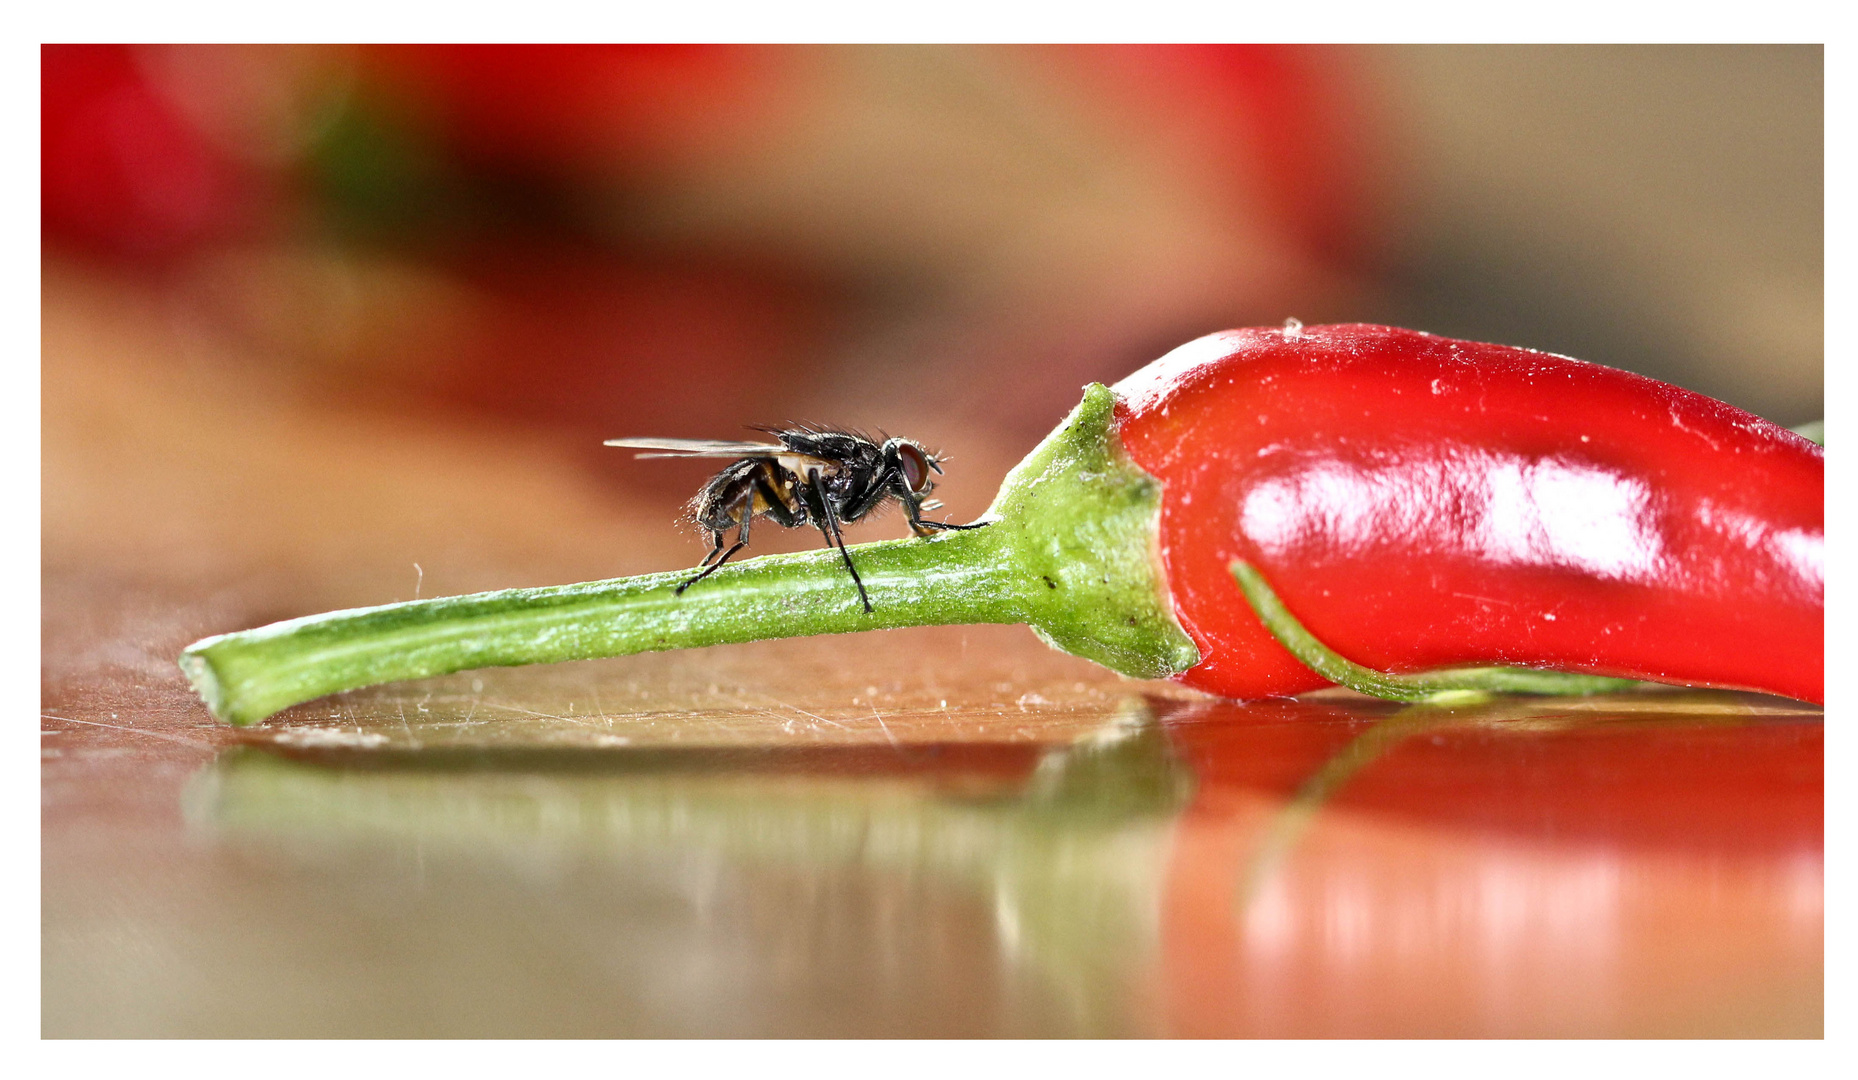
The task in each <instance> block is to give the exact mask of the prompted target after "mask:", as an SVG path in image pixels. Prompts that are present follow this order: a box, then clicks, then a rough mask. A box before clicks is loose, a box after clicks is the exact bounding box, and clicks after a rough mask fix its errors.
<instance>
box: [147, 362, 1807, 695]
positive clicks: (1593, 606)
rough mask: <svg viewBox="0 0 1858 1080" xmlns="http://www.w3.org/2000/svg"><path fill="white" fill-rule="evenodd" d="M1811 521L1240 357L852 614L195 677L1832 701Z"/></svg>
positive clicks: (1684, 474)
mask: <svg viewBox="0 0 1858 1080" xmlns="http://www.w3.org/2000/svg"><path fill="white" fill-rule="evenodd" d="M1823 504H1824V451H1823V450H1822V449H1821V448H1820V447H1818V446H1816V445H1814V444H1813V443H1812V442H1810V441H1808V440H1807V439H1806V438H1803V437H1801V436H1799V435H1796V434H1794V433H1791V432H1789V431H1787V430H1785V429H1783V428H1780V427H1778V426H1776V425H1773V424H1770V423H1768V422H1767V421H1764V420H1761V419H1759V418H1758V417H1754V416H1751V415H1750V414H1748V413H1745V412H1742V411H1741V410H1738V409H1734V408H1732V407H1731V406H1728V405H1724V404H1723V403H1721V402H1717V401H1713V400H1711V399H1709V398H1706V397H1703V396H1702V395H1699V394H1694V393H1690V392H1688V391H1685V390H1681V389H1679V388H1677V387H1673V386H1669V385H1667V384H1664V383H1660V382H1656V381H1654V380H1651V379H1647V378H1643V377H1641V376H1637V375H1631V374H1628V373H1626V372H1621V371H1615V370H1612V369H1609V368H1603V367H1599V366H1597V365H1592V364H1585V363H1582V362H1580V361H1578V360H1572V359H1569V358H1567V357H1561V356H1553V355H1550V354H1546V353H1539V352H1533V351H1531V350H1527V349H1517V348H1511V347H1508V346H1500V345H1487V344H1482V343H1477V342H1465V341H1454V340H1452V339H1449V338H1441V337H1437V336H1434V335H1430V334H1422V333H1417V332H1415V331H1410V330H1400V329H1396V328H1392V327H1381V326H1317V327H1285V328H1268V329H1267V328H1260V329H1249V330H1235V331H1227V332H1224V333H1220V334H1214V335H1210V336H1208V337H1206V338H1202V339H1199V340H1197V341H1194V342H1190V343H1188V344H1187V345H1184V346H1182V347H1181V348H1179V349H1176V350H1175V351H1174V352H1172V353H1170V354H1168V355H1167V356H1164V357H1162V358H1161V359H1159V360H1157V361H1155V362H1154V363H1153V364H1150V365H1148V366H1147V367H1145V368H1143V369H1142V370H1140V371H1138V372H1136V373H1134V374H1132V375H1130V376H1129V377H1128V378H1126V379H1124V380H1122V381H1121V382H1119V383H1118V384H1117V385H1116V386H1115V387H1113V388H1112V387H1105V386H1102V385H1097V384H1093V385H1091V386H1090V387H1088V388H1087V389H1086V391H1085V394H1084V399H1083V401H1082V402H1081V403H1080V404H1079V405H1078V407H1077V409H1075V410H1074V411H1073V412H1072V413H1071V415H1070V416H1069V417H1067V418H1066V420H1065V422H1064V423H1063V424H1062V425H1060V427H1059V428H1058V429H1057V430H1056V431H1054V432H1053V433H1052V434H1051V435H1050V436H1049V437H1047V438H1046V439H1045V440H1044V441H1043V442H1042V443H1040V444H1039V446H1038V447H1037V448H1035V449H1034V451H1033V452H1032V453H1031V454H1030V455H1028V457H1027V458H1026V460H1025V461H1023V462H1021V464H1020V465H1019V466H1018V467H1016V468H1015V469H1014V470H1013V472H1012V473H1011V474H1009V476H1008V477H1007V479H1006V481H1005V482H1004V483H1003V484H1002V486H1001V490H1000V493H999V495H998V496H996V498H995V500H994V502H993V505H992V506H991V507H990V508H989V509H988V511H987V513H986V514H985V515H983V517H982V519H981V520H983V521H987V522H990V523H991V524H990V526H989V527H988V528H986V529H977V530H969V531H963V532H951V533H943V534H939V535H937V536H934V537H931V538H922V539H908V540H895V541H880V542H877V543H870V544H860V545H855V546H854V547H853V548H852V550H853V551H854V552H855V553H856V555H857V565H858V568H859V571H860V573H861V575H862V577H863V579H864V583H865V586H866V589H867V590H868V591H869V593H870V597H871V603H872V605H873V607H874V609H875V610H874V611H871V612H866V611H865V610H864V609H863V606H862V604H861V603H860V602H859V600H858V597H857V595H856V593H854V592H853V591H852V589H851V588H849V587H848V583H847V581H846V578H845V575H844V571H843V567H842V566H841V564H840V556H839V553H838V552H837V551H833V550H830V549H825V550H819V551H812V552H803V553H798V554H789V555H770V556H764V557H762V558H757V559H749V560H744V561H742V562H739V563H731V564H729V565H728V566H726V567H724V568H722V569H721V570H718V571H717V572H715V573H714V574H712V575H711V576H710V577H708V578H706V579H705V580H704V581H703V582H701V583H700V584H699V585H698V586H697V587H694V588H691V589H688V590H686V591H685V592H684V593H683V594H682V595H678V594H677V592H676V591H675V590H676V587H677V586H678V585H679V584H680V583H682V582H683V581H685V580H686V579H687V578H688V576H689V575H688V572H686V571H680V572H674V573H665V574H648V575H643V576H640V577H634V578H621V579H615V580H611V581H596V582H587V583H583V584H579V585H565V586H557V587H552V588H544V589H517V590H506V591H502V592H495V593H481V594H476V595H473V596H460V597H446V598H438V599H431V600H419V601H412V602H408V603H402V604H389V605H385V606H382V607H376V608H365V609H359V610H354V611H340V612H332V613H329V614H325V615H316V616H310V617H307V618H303V619H294V620H289V621H287V622H282V623H276V624H273V625H271V626H266V627H259V628H257V629H254V630H247V631H240V632H237V633H231V634H223V635H220V636H218V637H214V638H209V639H206V640H204V641H200V642H197V643H195V644H194V645H192V646H190V647H189V648H188V649H187V650H186V651H185V652H184V653H183V654H182V656H181V661H180V662H181V667H182V670H183V671H184V672H185V673H186V674H187V677H188V678H189V680H190V681H191V682H192V684H193V686H194V688H195V690H196V691H197V692H198V693H199V694H200V696H201V697H202V699H203V700H204V701H205V702H206V703H207V706H208V708H209V709H210V710H211V712H212V713H213V715H214V716H216V717H218V718H219V719H221V720H224V721H227V722H229V723H233V724H248V723H254V722H257V721H260V720H263V719H264V718H266V717H268V716H270V715H272V714H273V713H275V712H277V711H278V710H280V709H283V708H286V707H288V706H291V705H294V704H296V703H298V702H303V701H308V700H311V699H313V698H316V697H320V696H322V695H325V694H330V693H335V692H338V691H343V690H349V689H354V688H357V687H362V686H368V685H372V684H375V683H380V682H388V681H393V680H399V679H415V678H425V677H428V676H434V675H441V674H445V673H448V672H453V671H460V670H465V669H469V668H477V667H488V666H496V665H512V664H528V663H547V662H556V661H564V660H579V659H591V658H596V657H607V656H622V655H628V654H631V653H637V652H646V651H654V650H660V649H678V648H689V647H696V646H703V645H715V644H723V643H729V642H742V641H754V640H760V639H765V638H775V637H794V636H804V635H810V634H824V633H846V632H851V631H856V630H871V629H885V628H891V627H903V626H919V625H935V624H947V623H968V622H998V623H1019V622H1023V623H1026V624H1028V625H1030V626H1031V627H1032V629H1033V630H1034V631H1035V632H1036V633H1037V634H1038V635H1039V636H1040V637H1041V638H1043V639H1044V640H1045V641H1047V642H1048V643H1050V644H1052V645H1053V646H1055V647H1057V648H1059V649H1062V650H1064V651H1067V652H1071V653H1074V654H1076V655H1079V656H1083V657H1086V658H1088V659H1091V660H1094V661H1096V662H1098V663H1101V664H1103V665H1105V666H1107V667H1110V668H1112V669H1113V670H1116V671H1119V672H1121V673H1123V674H1125V675H1129V676H1132V677H1138V678H1158V677H1173V678H1176V679H1178V680H1179V681H1181V682H1184V683H1185V684H1187V685H1189V686H1192V687H1195V688H1198V689H1201V690H1205V691H1209V692H1211V693H1215V694H1220V695H1223V696H1227V697H1237V698H1256V697H1267V696H1285V695H1291V694H1297V693H1301V692H1303V691H1306V690H1312V689H1317V688H1319V687H1323V686H1327V685H1331V684H1332V683H1341V684H1343V685H1349V686H1353V687H1355V688H1356V689H1360V690H1363V691H1364V692H1367V693H1374V694H1379V695H1380V696H1393V697H1399V698H1401V699H1403V700H1414V699H1416V698H1418V699H1426V700H1437V698H1438V696H1439V695H1441V694H1445V695H1464V694H1470V693H1492V692H1531V693H1548V692H1552V693H1567V692H1578V693H1592V692H1599V691H1603V690H1614V689H1618V688H1621V687H1622V686H1626V685H1630V684H1631V683H1632V682H1634V681H1640V680H1645V681H1654V682H1661V683H1670V684H1677V685H1686V686H1713V687H1724V688H1732V689H1745V690H1757V691H1763V692H1768V693H1774V694H1780V695H1783V696H1787V697H1794V698H1799V699H1802V700H1807V701H1814V702H1818V701H1821V700H1823V695H1824V689H1823V688H1824V643H1823V625H1824V610H1825V600H1824V595H1825V590H1824V531H1825V530H1824V506H1823ZM1267 582H1268V584H1267ZM1292 612H1295V615H1294V616H1292V615H1291V613H1292ZM1345 657H1346V658H1347V659H1344V658H1345ZM1388 672H1412V673H1415V674H1405V675H1390V674H1388Z"/></svg>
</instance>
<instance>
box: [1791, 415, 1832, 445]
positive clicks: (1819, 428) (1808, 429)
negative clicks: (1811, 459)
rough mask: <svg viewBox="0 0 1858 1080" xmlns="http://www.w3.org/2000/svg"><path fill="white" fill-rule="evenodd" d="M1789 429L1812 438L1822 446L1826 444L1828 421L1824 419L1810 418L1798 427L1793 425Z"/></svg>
mask: <svg viewBox="0 0 1858 1080" xmlns="http://www.w3.org/2000/svg"><path fill="white" fill-rule="evenodd" d="M1787 430H1789V431H1791V432H1793V433H1794V434H1795V435H1799V436H1802V437H1804V438H1808V439H1811V440H1813V441H1814V442H1816V443H1818V444H1819V445H1821V446H1824V445H1826V422H1825V421H1824V420H1809V421H1807V422H1806V423H1804V424H1801V425H1799V426H1798V427H1791V428H1788V429H1787Z"/></svg>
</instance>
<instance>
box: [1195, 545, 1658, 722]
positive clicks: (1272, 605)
mask: <svg viewBox="0 0 1858 1080" xmlns="http://www.w3.org/2000/svg"><path fill="white" fill-rule="evenodd" d="M1231 570H1232V576H1233V577H1235V578H1237V579H1238V582H1239V588H1240V589H1242V590H1244V592H1245V599H1247V600H1249V601H1251V605H1252V610H1253V611H1255V612H1257V613H1258V618H1259V620H1260V621H1262V622H1263V623H1264V625H1265V628H1266V629H1267V630H1269V631H1271V636H1273V637H1275V638H1277V640H1278V642H1279V643H1280V644H1282V645H1283V646H1284V648H1286V649H1288V650H1289V651H1290V654H1291V655H1292V656H1294V657H1296V658H1297V659H1298V660H1301V661H1302V662H1303V663H1304V664H1305V665H1307V666H1308V667H1309V668H1310V670H1312V671H1314V672H1316V673H1317V674H1318V675H1321V676H1322V677H1323V678H1325V679H1328V680H1329V681H1330V682H1333V683H1338V684H1340V685H1342V686H1346V687H1348V688H1349V689H1350V690H1354V691H1356V692H1357V693H1362V694H1367V695H1369V696H1371V697H1378V698H1387V699H1389V700H1391V701H1424V702H1433V703H1439V704H1443V703H1446V702H1464V703H1468V702H1474V701H1482V700H1484V699H1485V698H1486V697H1488V696H1489V695H1491V694H1606V693H1613V692H1616V691H1620V690H1631V689H1635V688H1637V687H1639V686H1641V685H1643V684H1642V683H1639V682H1637V681H1635V680H1633V679H1613V678H1608V677H1606V676H1603V675H1578V674H1574V673H1571V672H1564V671H1539V670H1536V669H1534V668H1516V667H1472V668H1448V669H1445V670H1442V671H1424V672H1418V673H1416V674H1412V675H1396V674H1393V673H1392V672H1386V671H1376V670H1374V669H1373V668H1367V667H1362V666H1361V665H1360V664H1357V663H1355V662H1354V661H1352V660H1349V659H1347V658H1346V657H1343V656H1342V655H1341V654H1339V653H1337V652H1336V651H1335V650H1334V649H1331V648H1330V647H1329V646H1327V645H1324V644H1323V643H1322V642H1321V641H1318V640H1317V639H1316V636H1315V635H1313V634H1311V633H1310V632H1309V631H1308V630H1306V629H1304V627H1303V624H1302V623H1300V622H1298V621H1297V617H1296V616H1295V615H1292V614H1291V613H1290V609H1289V608H1287V607H1285V606H1284V602H1283V601H1282V600H1279V599H1278V597H1277V593H1276V592H1274V591H1272V589H1271V586H1270V585H1268V584H1266V582H1265V580H1264V575H1262V574H1260V573H1259V572H1258V571H1257V569H1256V568H1255V567H1253V566H1252V565H1251V564H1250V563H1247V562H1244V561H1243V560H1237V559H1235V560H1233V563H1232V566H1231Z"/></svg>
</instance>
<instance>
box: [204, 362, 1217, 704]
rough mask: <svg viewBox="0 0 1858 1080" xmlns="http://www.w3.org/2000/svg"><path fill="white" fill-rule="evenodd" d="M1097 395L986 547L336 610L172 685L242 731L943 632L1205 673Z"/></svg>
mask: <svg viewBox="0 0 1858 1080" xmlns="http://www.w3.org/2000/svg"><path fill="white" fill-rule="evenodd" d="M1114 406H1115V398H1114V396H1113V395H1112V394H1111V393H1110V391H1109V389H1108V388H1107V387H1104V386H1100V385H1092V386H1091V387H1089V388H1088V389H1086V391H1085V394H1084V400H1083V402H1082V403H1081V404H1079V405H1078V407H1077V409H1076V410H1074V411H1073V412H1072V414H1071V416H1070V417H1069V418H1068V419H1067V420H1066V421H1065V423H1064V425H1063V426H1061V427H1060V428H1059V429H1058V430H1057V431H1055V432H1053V433H1052V434H1051V436H1050V437H1048V438H1047V439H1046V440H1045V441H1044V442H1043V443H1041V444H1039V446H1038V448H1037V449H1035V450H1034V451H1033V452H1032V453H1031V454H1029V455H1028V456H1027V457H1026V460H1025V461H1023V462H1021V463H1020V465H1019V466H1018V467H1017V468H1016V469H1014V470H1013V472H1012V473H1011V474H1010V475H1009V476H1008V477H1007V479H1006V482H1005V483H1004V484H1002V485H1001V488H1000V494H999V496H998V497H996V498H995V499H994V503H993V506H992V507H991V508H989V510H988V512H987V517H988V519H989V520H990V524H989V525H988V526H987V527H986V528H984V529H972V530H966V531H961V532H947V533H941V534H938V535H936V536H934V537H930V538H927V539H908V540H888V541H880V542H878V543H873V544H860V545H858V546H856V547H852V548H851V549H850V551H851V555H852V558H853V559H854V560H855V561H856V563H857V565H858V573H859V575H860V576H861V577H862V578H863V579H864V583H865V589H866V590H867V591H868V592H869V593H870V596H871V604H872V607H873V609H874V610H873V611H871V612H866V611H865V610H864V606H863V605H862V604H861V603H860V602H859V599H858V590H857V589H856V588H855V587H854V586H853V584H852V581H851V577H850V575H848V574H847V573H846V572H845V567H844V565H843V564H842V563H841V562H840V559H839V553H838V552H837V551H834V550H832V549H830V548H824V549H821V550H818V551H810V552H803V553H799V554H792V555H771V556H767V557H764V558H759V559H747V560H743V561H742V562H739V563H731V564H730V565H728V566H725V567H724V568H723V569H721V570H719V571H717V572H716V573H714V574H711V575H710V576H709V577H707V578H705V579H704V580H702V581H700V582H698V583H696V584H695V585H692V586H691V587H690V588H688V589H686V590H685V591H684V592H683V594H682V595H679V594H678V593H677V592H676V591H675V590H676V587H677V585H678V584H679V583H681V582H683V581H685V580H687V579H689V578H690V577H691V576H692V574H693V573H694V571H692V570H682V571H678V572H676V573H668V574H647V575H644V576H642V577H633V578H619V579H615V580H612V581H595V582H589V583H586V584H581V585H562V586H556V587H552V588H543V589H510V590H507V591H504V592H493V593H480V594H478V595H475V596H456V597H446V598H442V599H434V600H415V601H412V602H410V603H404V604H389V605H386V606H384V607H375V608H363V609H359V610H355V611H338V612H332V613H330V614H327V615H315V616H311V617H309V618H304V619H292V620H290V621H288V622H281V623H276V624H273V625H271V626H265V627H260V628H258V629H256V630H246V631H242V632H239V633H234V634H222V635H220V636H219V637H214V638H208V639H206V640H205V641H200V642H197V643H195V644H194V645H192V646H190V647H189V648H188V649H187V651H186V652H185V653H183V654H182V655H181V661H180V662H181V669H182V670H183V671H184V672H186V674H187V677H188V679H190V680H191V681H192V682H193V685H194V689H195V690H196V691H197V692H198V693H199V694H200V697H201V698H202V699H203V700H204V701H205V702H206V704H207V707H208V708H209V709H211V710H212V712H213V715H214V716H217V717H219V718H220V719H221V720H225V721H227V722H229V723H233V724H250V723H255V722H257V721H259V720H263V719H264V718H265V717H267V716H270V715H271V714H272V713H275V712H277V711H278V710H279V709H283V708H286V707H288V706H291V705H295V704H297V703H298V702H302V701H308V700H310V699H312V698H317V697H321V696H323V695H324V694H332V693H335V692H337V691H341V690H352V689H355V688H357V687H362V686H369V685H372V684H375V683H381V682H390V681H394V680H398V679H418V678H425V677H427V676H432V675H442V674H445V673H448V672H453V671H462V670H466V669H468V668H479V667H494V666H500V665H511V664H541V663H555V662H558V661H563V660H586V659H593V658H596V657H607V656H626V655H630V654H632V653H640V652H651V651H654V650H659V649H686V648H694V647H697V646H702V645H721V644H725V643H730V642H740V641H759V640H762V639H766V638H781V637H800V636H804V635H810V634H842V633H847V632H849V631H854V630H882V629H889V628H894V627H902V626H928V625H940V624H948V623H1015V622H1024V623H1029V624H1031V626H1032V628H1033V629H1034V631H1036V632H1037V633H1038V634H1039V635H1040V636H1041V637H1042V638H1044V639H1045V640H1046V641H1047V642H1049V643H1050V644H1052V645H1054V646H1056V647H1058V648H1060V649H1063V650H1065V651H1067V652H1071V653H1075V654H1076V655H1079V656H1083V657H1085V658H1087V659H1090V660H1095V661H1097V662H1098V663H1100V664H1103V665H1105V666H1106V667H1109V668H1111V669H1113V670H1116V671H1120V672H1122V673H1123V674H1126V675H1132V676H1136V677H1142V678H1156V677H1159V676H1163V675H1171V674H1174V673H1176V672H1180V671H1185V670H1186V669H1187V668H1189V667H1192V666H1193V665H1194V664H1196V663H1198V662H1199V653H1198V651H1197V650H1196V649H1195V648H1194V645H1193V642H1192V640H1190V639H1189V638H1188V637H1187V635H1186V633H1185V632H1183V631H1182V630H1181V628H1180V626H1179V624H1177V623H1176V622H1175V621H1174V617H1173V613H1172V608H1171V607H1170V605H1169V604H1168V601H1167V596H1166V593H1165V587H1164V585H1163V583H1162V579H1161V575H1160V571H1159V570H1158V569H1157V568H1156V565H1155V561H1154V557H1153V550H1154V549H1153V539H1154V533H1155V521H1156V518H1157V516H1158V514H1159V513H1160V506H1161V489H1160V485H1159V484H1158V483H1157V482H1156V481H1155V479H1154V478H1153V477H1151V476H1149V475H1148V474H1147V473H1145V472H1143V471H1142V470H1141V469H1140V468H1138V467H1136V466H1135V465H1134V464H1133V463H1131V462H1130V461H1129V460H1128V459H1127V457H1126V455H1124V453H1123V451H1122V443H1121V441H1120V440H1119V439H1118V438H1117V437H1116V433H1115V431H1114V428H1113V419H1114Z"/></svg>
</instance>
